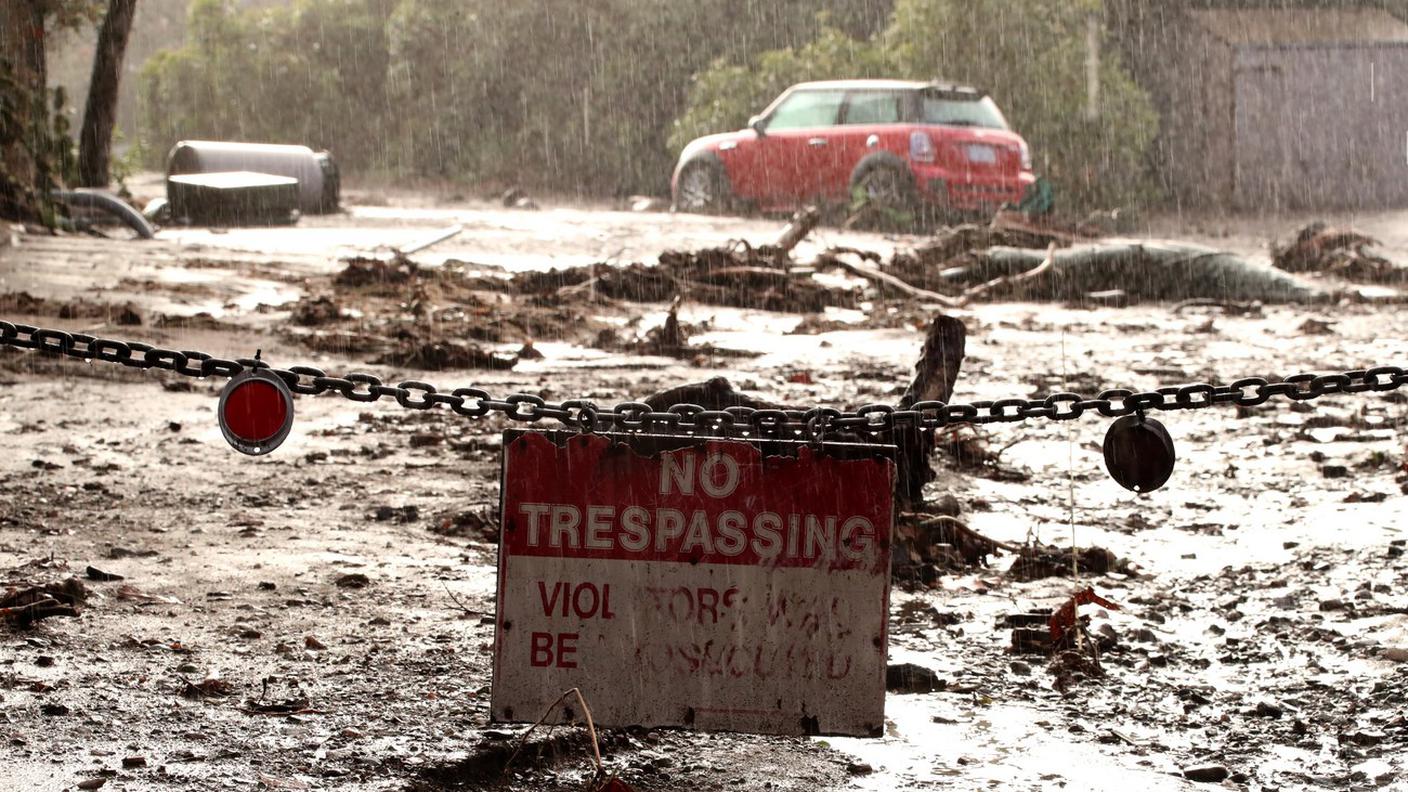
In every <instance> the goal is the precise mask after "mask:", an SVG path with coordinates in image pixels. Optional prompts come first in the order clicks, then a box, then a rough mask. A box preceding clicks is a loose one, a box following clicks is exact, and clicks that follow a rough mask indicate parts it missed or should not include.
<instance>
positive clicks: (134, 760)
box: [122, 756, 147, 769]
mask: <svg viewBox="0 0 1408 792" xmlns="http://www.w3.org/2000/svg"><path fill="white" fill-rule="evenodd" d="M122 766H123V767H126V768H128V769H131V768H134V767H146V766H147V757H145V756H128V757H124V758H123V760H122Z"/></svg>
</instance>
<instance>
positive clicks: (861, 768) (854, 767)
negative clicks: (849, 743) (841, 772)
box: [846, 762, 875, 776]
mask: <svg viewBox="0 0 1408 792" xmlns="http://www.w3.org/2000/svg"><path fill="white" fill-rule="evenodd" d="M846 772H847V773H850V774H851V775H853V776H863V775H870V774H871V773H873V772H875V768H873V767H871V766H870V765H869V764H867V763H865V762H851V763H850V764H848V765H846Z"/></svg>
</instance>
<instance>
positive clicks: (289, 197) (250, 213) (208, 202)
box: [166, 171, 299, 226]
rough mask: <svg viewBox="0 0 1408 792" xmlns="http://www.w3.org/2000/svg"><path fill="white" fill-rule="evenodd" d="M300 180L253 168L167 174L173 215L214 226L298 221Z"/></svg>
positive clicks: (282, 223)
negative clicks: (258, 171)
mask: <svg viewBox="0 0 1408 792" xmlns="http://www.w3.org/2000/svg"><path fill="white" fill-rule="evenodd" d="M298 194H299V181H298V180H297V179H295V178H292V177H290V176H275V175H274V174H272V173H254V172H252V171H222V172H220V173H189V174H186V173H183V174H178V175H175V176H168V177H166V197H167V200H168V202H169V205H170V210H171V217H172V218H173V219H175V220H177V221H178V222H186V223H195V224H197V225H212V226H244V225H284V224H288V223H296V222H298Z"/></svg>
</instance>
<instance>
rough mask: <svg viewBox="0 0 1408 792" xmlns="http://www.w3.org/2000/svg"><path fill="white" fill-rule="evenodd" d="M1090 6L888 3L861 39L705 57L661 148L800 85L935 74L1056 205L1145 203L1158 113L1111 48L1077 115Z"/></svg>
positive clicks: (933, 0)
mask: <svg viewBox="0 0 1408 792" xmlns="http://www.w3.org/2000/svg"><path fill="white" fill-rule="evenodd" d="M1099 11H1100V3H1099V2H1097V1H1096V0H1074V1H1073V2H1062V3H1051V2H1048V1H1047V0H898V2H897V3H896V5H895V9H894V13H893V15H892V16H891V18H890V23H889V26H888V27H887V28H886V29H885V30H884V31H883V32H882V33H880V34H879V35H876V36H874V37H872V38H871V39H868V40H858V39H854V38H851V37H849V36H847V35H845V34H843V33H841V32H839V31H836V30H834V29H829V28H827V29H824V30H823V31H822V33H821V35H820V36H819V37H818V38H817V39H816V40H815V41H814V42H812V43H811V44H808V45H806V46H804V47H802V48H800V49H796V50H793V49H782V50H776V51H771V52H764V53H761V54H758V55H756V56H754V57H752V58H749V59H747V60H746V61H744V62H726V61H722V60H720V61H716V62H715V63H714V64H713V65H712V66H711V67H710V68H709V69H708V70H707V71H705V72H702V73H701V74H699V75H697V76H696V77H695V80H694V86H693V89H692V90H691V92H690V97H689V105H688V108H687V109H686V110H685V112H684V113H683V114H682V115H681V116H680V118H679V119H678V120H677V121H676V122H675V125H674V130H673V132H672V134H671V137H670V145H671V146H672V147H673V149H674V150H676V151H678V150H679V149H680V148H681V147H683V146H684V144H685V143H687V142H688V141H689V140H690V139H692V138H694V137H698V136H699V135H702V134H707V133H710V132H721V131H725V130H729V129H738V128H740V127H742V126H743V124H744V123H745V121H746V119H747V118H748V116H749V115H751V114H753V113H756V112H758V111H759V110H761V109H762V108H763V107H764V106H765V105H766V104H767V103H768V102H769V101H771V100H772V99H773V98H774V97H776V96H777V95H778V94H779V93H781V92H782V90H783V89H785V88H786V87H787V86H789V85H792V84H793V83H796V82H801V81H803V80H818V79H833V78H846V77H880V76H886V77H898V78H906V79H934V78H942V79H946V80H953V81H955V82H960V83H966V84H970V85H974V86H976V87H979V88H981V89H983V90H986V91H988V92H989V93H991V95H992V96H993V98H994V99H995V100H996V101H997V102H998V104H999V105H1000V106H1001V107H1002V108H1003V110H1004V112H1005V113H1006V114H1007V116H1008V120H1009V121H1010V122H1011V123H1012V126H1013V128H1014V129H1016V130H1017V131H1018V132H1020V133H1021V134H1022V135H1023V137H1025V138H1026V140H1027V141H1028V143H1030V144H1031V146H1032V151H1033V157H1034V159H1035V164H1036V169H1037V171H1038V172H1040V173H1044V174H1045V175H1046V176H1048V177H1049V178H1050V179H1051V180H1052V181H1053V182H1055V183H1056V185H1057V187H1058V200H1061V201H1062V203H1068V204H1071V205H1073V206H1075V207H1077V208H1085V207H1093V206H1112V205H1128V204H1142V203H1146V202H1147V201H1148V199H1149V198H1150V193H1151V191H1152V186H1151V185H1152V184H1153V180H1152V178H1150V176H1149V174H1148V168H1147V166H1146V163H1145V152H1146V150H1147V149H1148V147H1149V145H1150V143H1151V142H1152V140H1153V137H1154V135H1155V133H1156V132H1157V128H1158V116H1157V114H1156V113H1155V112H1154V109H1153V105H1152V103H1151V101H1150V99H1149V97H1148V96H1147V95H1146V94H1145V93H1144V91H1143V90H1141V89H1140V88H1139V87H1138V86H1137V85H1136V84H1135V83H1134V81H1133V80H1132V79H1131V78H1130V77H1129V75H1128V73H1127V72H1126V71H1125V69H1124V67H1123V66H1122V64H1121V63H1120V61H1119V59H1118V58H1117V57H1116V56H1115V54H1114V51H1113V48H1111V47H1105V48H1103V51H1102V53H1101V62H1100V72H1099V73H1100V83H1101V85H1100V102H1099V114H1098V116H1097V117H1096V118H1094V119H1087V117H1086V71H1085V69H1086V66H1085V57H1086V47H1085V37H1086V20H1087V17H1088V15H1089V14H1091V13H1097V12H1099Z"/></svg>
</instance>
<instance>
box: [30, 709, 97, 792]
mask: <svg viewBox="0 0 1408 792" xmlns="http://www.w3.org/2000/svg"><path fill="white" fill-rule="evenodd" d="M39 711H40V712H42V713H44V714H45V715H48V716H50V717H58V716H61V715H67V714H68V712H69V710H68V707H66V706H64V705H63V704H45V705H44V706H42V707H40V708H39ZM94 788H95V789H96V788H97V787H94Z"/></svg>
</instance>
